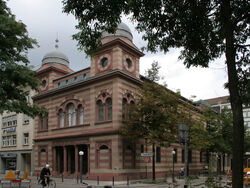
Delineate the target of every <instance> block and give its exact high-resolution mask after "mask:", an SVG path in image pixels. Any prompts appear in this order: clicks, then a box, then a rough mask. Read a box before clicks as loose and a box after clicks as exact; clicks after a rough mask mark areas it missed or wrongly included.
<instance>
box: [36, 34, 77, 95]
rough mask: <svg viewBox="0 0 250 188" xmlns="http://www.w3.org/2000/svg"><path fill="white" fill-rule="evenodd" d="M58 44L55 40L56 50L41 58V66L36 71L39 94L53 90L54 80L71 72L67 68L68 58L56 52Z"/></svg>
mask: <svg viewBox="0 0 250 188" xmlns="http://www.w3.org/2000/svg"><path fill="white" fill-rule="evenodd" d="M58 42H59V41H58V39H56V45H55V47H56V49H55V50H54V51H51V52H49V53H47V54H45V56H43V59H42V66H41V67H40V68H39V69H38V70H37V71H36V72H37V77H38V79H39V80H40V82H41V85H40V87H39V92H44V91H48V90H50V89H53V88H54V84H53V80H54V79H56V78H59V77H61V76H64V75H66V74H69V73H72V72H73V70H71V69H70V68H69V59H68V57H67V56H66V55H65V54H64V53H62V52H60V51H59V50H58Z"/></svg>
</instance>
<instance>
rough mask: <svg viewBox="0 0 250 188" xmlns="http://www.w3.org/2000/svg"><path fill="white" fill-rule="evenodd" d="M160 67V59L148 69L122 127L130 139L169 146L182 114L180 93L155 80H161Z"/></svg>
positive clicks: (175, 135) (173, 141) (153, 145)
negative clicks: (178, 94) (179, 100)
mask: <svg viewBox="0 0 250 188" xmlns="http://www.w3.org/2000/svg"><path fill="white" fill-rule="evenodd" d="M159 68H160V67H159V66H158V63H157V62H154V63H153V64H152V68H151V69H149V70H148V71H147V72H146V78H145V80H144V82H143V84H142V87H141V88H140V89H139V91H138V93H137V97H136V102H135V104H131V105H130V106H128V108H129V110H126V111H125V113H128V114H127V115H125V117H127V119H126V120H125V126H124V127H123V129H122V130H121V133H122V135H123V136H124V137H125V138H126V139H127V140H132V141H136V140H138V139H145V140H147V143H149V144H152V148H153V153H154V152H155V151H154V150H155V144H158V145H162V146H166V147H169V146H170V144H172V143H175V142H176V141H177V139H178V136H177V135H178V122H179V121H181V118H182V117H181V114H180V113H179V112H178V110H177V109H178V99H179V97H178V96H177V94H175V93H173V92H170V91H167V89H166V88H165V87H164V86H162V85H159V84H157V83H156V81H159V75H158V71H159ZM152 162H153V165H152V167H153V176H152V177H153V180H155V164H154V162H155V159H154V156H153V160H152Z"/></svg>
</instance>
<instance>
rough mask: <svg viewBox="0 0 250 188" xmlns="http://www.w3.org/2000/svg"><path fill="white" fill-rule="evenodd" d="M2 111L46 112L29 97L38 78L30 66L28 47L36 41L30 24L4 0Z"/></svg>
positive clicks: (0, 18) (0, 9)
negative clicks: (28, 31)
mask: <svg viewBox="0 0 250 188" xmlns="http://www.w3.org/2000/svg"><path fill="white" fill-rule="evenodd" d="M0 44H1V45H0V113H2V112H3V111H4V110H7V111H12V112H17V113H25V114H27V115H29V116H32V117H34V116H35V115H36V114H38V113H41V112H43V110H41V109H40V108H39V107H37V106H36V105H32V104H29V103H28V102H27V101H26V95H27V93H26V90H25V89H27V88H31V89H33V90H36V89H37V87H38V84H39V82H38V80H37V79H36V77H35V72H34V71H32V70H31V67H29V66H28V63H29V60H28V59H27V52H28V49H31V48H33V46H34V45H36V41H35V40H34V39H31V38H29V37H28V33H27V30H26V26H25V25H24V24H23V23H22V22H20V21H19V22H17V21H16V20H15V16H14V15H13V14H12V13H11V12H10V9H9V8H8V7H7V6H6V2H4V1H2V0H0Z"/></svg>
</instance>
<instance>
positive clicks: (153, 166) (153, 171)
mask: <svg viewBox="0 0 250 188" xmlns="http://www.w3.org/2000/svg"><path fill="white" fill-rule="evenodd" d="M152 163H153V164H152V168H153V170H152V173H153V176H152V179H153V181H155V144H153V161H152Z"/></svg>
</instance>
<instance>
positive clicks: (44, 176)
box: [40, 164, 51, 186]
mask: <svg viewBox="0 0 250 188" xmlns="http://www.w3.org/2000/svg"><path fill="white" fill-rule="evenodd" d="M50 175H51V174H50V170H49V164H46V165H45V167H44V168H43V169H42V171H41V174H40V179H41V180H42V182H41V184H42V185H43V186H46V184H49V181H50V180H49V177H50ZM46 180H47V181H46Z"/></svg>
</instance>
